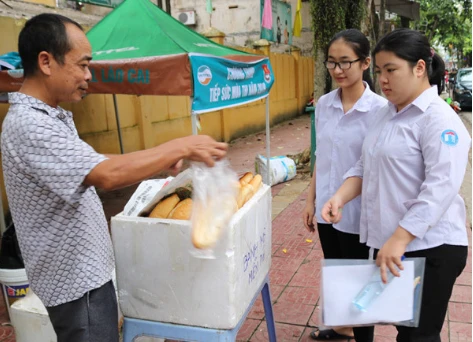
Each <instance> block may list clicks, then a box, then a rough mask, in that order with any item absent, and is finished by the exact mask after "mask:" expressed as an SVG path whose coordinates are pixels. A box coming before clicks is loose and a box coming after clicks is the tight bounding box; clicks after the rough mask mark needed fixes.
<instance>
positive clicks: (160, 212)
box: [149, 194, 179, 218]
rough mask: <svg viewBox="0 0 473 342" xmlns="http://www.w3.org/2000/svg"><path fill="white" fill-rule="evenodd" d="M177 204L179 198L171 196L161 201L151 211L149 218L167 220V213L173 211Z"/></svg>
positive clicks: (174, 195)
mask: <svg viewBox="0 0 473 342" xmlns="http://www.w3.org/2000/svg"><path fill="white" fill-rule="evenodd" d="M178 203H179V196H178V195H176V194H172V195H171V196H169V197H166V198H165V199H163V200H161V201H160V202H159V203H158V204H157V205H156V207H154V209H153V211H152V212H151V213H150V214H149V217H153V218H167V217H168V216H169V213H170V212H171V211H172V210H173V209H174V207H175V206H176V205H177V204H178Z"/></svg>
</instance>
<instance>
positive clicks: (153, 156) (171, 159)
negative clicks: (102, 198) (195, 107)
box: [84, 135, 227, 190]
mask: <svg viewBox="0 0 473 342" xmlns="http://www.w3.org/2000/svg"><path fill="white" fill-rule="evenodd" d="M226 150H227V144H225V143H220V142H217V141H215V140H214V139H212V138H211V137H209V136H205V135H194V136H189V137H184V138H180V139H175V140H171V141H169V142H166V143H164V144H162V145H159V146H156V147H153V148H150V149H147V150H143V151H137V152H132V153H127V154H122V155H108V156H107V157H108V158H109V159H107V160H105V161H103V162H101V163H100V164H98V165H97V166H96V167H94V168H93V169H92V171H90V173H89V174H88V175H87V177H86V178H85V179H84V184H85V185H90V186H95V187H98V188H101V189H104V190H115V189H119V188H123V187H126V186H129V185H132V184H135V183H137V182H140V181H142V180H144V179H147V178H150V177H152V176H154V175H155V174H157V173H159V172H161V171H164V170H168V169H171V168H172V167H173V166H175V165H176V164H178V162H179V161H180V160H181V159H189V160H192V161H200V162H204V163H206V164H207V165H208V166H213V165H214V163H215V160H219V159H221V158H223V157H224V156H225V154H226Z"/></svg>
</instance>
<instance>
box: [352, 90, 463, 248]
mask: <svg viewBox="0 0 473 342" xmlns="http://www.w3.org/2000/svg"><path fill="white" fill-rule="evenodd" d="M470 144H471V139H470V136H469V134H468V131H467V130H466V128H465V126H464V124H463V123H462V121H461V120H460V118H459V117H458V115H457V114H456V113H455V112H454V111H453V110H452V109H451V108H450V106H449V105H448V104H447V103H446V102H445V101H443V100H442V99H441V98H440V97H439V96H438V95H437V87H436V86H434V87H432V88H430V89H428V90H426V91H424V92H423V93H422V94H421V95H420V96H419V97H418V98H417V99H415V100H414V101H413V102H412V103H411V104H409V105H408V106H406V107H405V108H403V109H402V110H401V111H399V112H396V107H395V106H394V105H393V104H391V103H389V104H388V105H387V106H386V107H384V108H383V109H382V111H381V113H380V114H379V115H378V116H377V121H376V122H375V124H374V125H373V126H372V128H371V129H370V132H369V134H368V135H367V137H366V139H365V142H364V143H363V151H362V156H361V158H360V160H359V162H358V163H357V164H356V166H355V167H353V168H352V169H351V170H350V171H349V172H347V174H346V175H345V178H348V177H353V176H356V177H362V178H363V190H362V199H361V202H362V207H361V221H360V242H366V243H367V245H368V246H369V247H373V248H381V247H382V246H383V245H384V243H385V242H386V241H387V240H388V239H389V238H390V237H391V235H392V234H393V233H394V231H395V230H396V229H397V227H398V226H401V227H403V228H404V229H406V230H407V231H409V232H410V233H411V234H413V235H415V236H416V238H415V239H414V240H413V241H412V242H411V243H410V244H409V245H408V246H407V249H406V251H407V252H411V251H417V250H422V249H427V248H433V247H437V246H440V245H442V244H449V245H460V246H467V245H468V238H467V232H466V225H465V221H466V211H465V203H464V202H463V199H462V198H461V197H460V195H459V194H458V192H459V190H460V186H461V184H462V182H463V177H464V175H465V170H466V165H467V163H468V151H469V149H470ZM343 214H345V213H343Z"/></svg>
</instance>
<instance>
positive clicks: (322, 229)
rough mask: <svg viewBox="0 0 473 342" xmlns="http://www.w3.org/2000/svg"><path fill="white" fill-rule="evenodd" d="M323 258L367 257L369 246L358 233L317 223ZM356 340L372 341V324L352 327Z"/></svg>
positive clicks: (357, 341)
mask: <svg viewBox="0 0 473 342" xmlns="http://www.w3.org/2000/svg"><path fill="white" fill-rule="evenodd" d="M317 230H318V231H319V238H320V244H321V245H322V251H323V252H324V258H325V259H368V258H369V251H370V249H369V247H368V246H366V244H362V243H360V235H358V234H349V233H344V232H340V231H338V230H336V229H335V228H333V226H332V225H331V224H323V223H317ZM353 334H354V336H355V341H356V342H372V341H373V338H374V326H369V327H354V328H353Z"/></svg>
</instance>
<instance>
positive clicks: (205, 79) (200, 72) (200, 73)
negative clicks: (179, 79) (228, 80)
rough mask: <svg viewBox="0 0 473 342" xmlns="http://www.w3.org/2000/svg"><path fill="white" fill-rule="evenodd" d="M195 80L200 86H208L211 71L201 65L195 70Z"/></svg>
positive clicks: (210, 79)
mask: <svg viewBox="0 0 473 342" xmlns="http://www.w3.org/2000/svg"><path fill="white" fill-rule="evenodd" d="M197 80H198V81H199V83H200V84H202V85H208V84H209V83H210V81H212V71H210V68H209V67H208V66H206V65H202V66H201V67H199V69H197Z"/></svg>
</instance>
